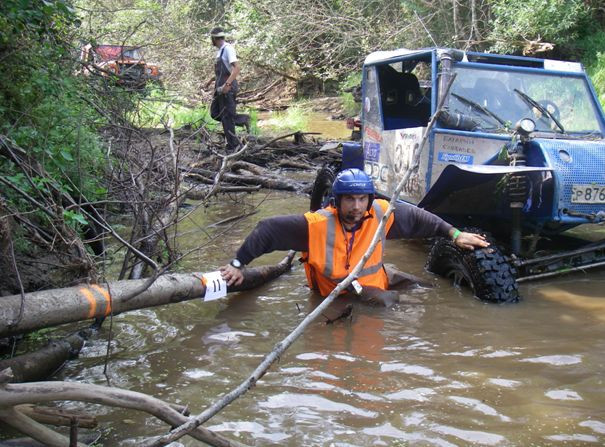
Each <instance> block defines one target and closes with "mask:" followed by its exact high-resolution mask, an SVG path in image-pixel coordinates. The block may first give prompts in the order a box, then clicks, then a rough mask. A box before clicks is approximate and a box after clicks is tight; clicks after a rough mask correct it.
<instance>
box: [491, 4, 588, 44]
mask: <svg viewBox="0 0 605 447" xmlns="http://www.w3.org/2000/svg"><path fill="white" fill-rule="evenodd" d="M584 3H585V2H584V1H583V0H494V1H493V5H492V13H493V15H494V21H493V23H492V28H491V33H490V38H491V39H492V40H493V41H494V42H495V43H494V45H493V46H492V50H494V51H496V52H504V53H514V52H518V51H519V50H521V49H522V48H523V47H524V45H525V44H527V43H528V41H529V40H540V39H541V41H543V42H552V43H555V44H556V45H560V44H564V43H568V42H570V41H572V40H574V39H576V38H577V37H578V34H579V31H580V29H581V27H582V26H583V25H584V24H585V23H586V22H587V21H588V19H589V18H590V17H591V13H592V11H591V9H590V8H588V7H586V5H585V4H584Z"/></svg>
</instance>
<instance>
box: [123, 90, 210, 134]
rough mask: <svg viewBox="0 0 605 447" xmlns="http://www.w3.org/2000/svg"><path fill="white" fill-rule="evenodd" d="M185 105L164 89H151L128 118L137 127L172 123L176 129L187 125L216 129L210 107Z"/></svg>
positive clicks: (181, 99)
mask: <svg viewBox="0 0 605 447" xmlns="http://www.w3.org/2000/svg"><path fill="white" fill-rule="evenodd" d="M184 104H185V99H184V98H182V97H180V96H178V95H174V94H171V93H169V92H167V91H165V90H163V89H151V90H150V91H149V93H148V94H147V95H145V96H142V97H141V98H139V101H138V102H137V103H136V105H135V110H133V111H132V112H130V113H129V114H128V118H129V120H130V121H131V123H132V124H133V125H134V126H137V127H162V126H164V125H167V124H168V123H170V124H171V125H172V127H173V128H176V129H178V128H180V127H183V126H185V125H187V126H191V127H192V128H194V129H197V128H199V127H206V128H207V129H209V130H215V129H216V126H217V122H216V121H214V120H213V119H212V118H211V117H210V112H209V110H208V106H206V105H201V106H197V107H195V108H191V107H188V106H186V105H184Z"/></svg>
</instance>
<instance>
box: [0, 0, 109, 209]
mask: <svg viewBox="0 0 605 447" xmlns="http://www.w3.org/2000/svg"><path fill="white" fill-rule="evenodd" d="M77 23H78V20H77V17H76V16H75V14H74V12H73V10H72V9H71V7H70V5H69V2H67V1H64V0H57V1H33V0H32V1H28V0H7V1H4V2H2V3H1V4H0V30H2V31H1V34H0V59H1V60H2V64H0V78H1V79H4V80H10V82H2V83H1V84H0V134H3V135H6V136H7V137H9V138H10V139H11V140H13V141H14V142H15V143H16V144H17V145H18V146H19V147H21V148H23V149H24V150H25V151H26V152H27V153H28V155H29V156H30V157H31V158H32V159H33V160H35V161H36V162H37V163H39V164H40V166H41V167H42V168H43V170H44V171H46V172H47V173H48V174H49V177H35V176H34V177H33V178H32V183H33V184H32V183H30V182H29V181H26V180H25V178H24V177H23V176H22V174H19V173H18V172H19V170H18V169H17V167H16V166H15V165H14V164H13V163H12V162H10V161H8V160H7V159H4V158H0V175H1V176H3V177H4V178H6V179H8V180H9V181H11V182H12V183H13V184H16V185H17V186H18V187H20V188H21V189H22V190H24V191H26V192H28V193H30V194H32V195H34V196H35V195H36V193H37V192H40V193H44V194H47V195H48V194H50V188H49V185H50V184H52V185H53V187H54V188H56V189H59V190H60V191H65V192H69V193H72V194H73V195H75V196H76V197H78V195H79V193H80V192H82V193H84V194H85V195H86V196H87V197H88V198H90V199H95V198H97V197H99V194H98V191H99V190H100V185H99V180H98V179H99V178H100V177H101V176H100V175H99V174H100V173H101V172H102V169H103V162H104V157H103V153H102V150H101V145H100V143H99V141H98V139H97V136H96V124H97V123H98V120H99V117H98V115H97V114H96V112H95V111H94V109H92V108H91V107H90V104H89V102H90V100H91V98H93V95H92V92H91V91H90V90H89V88H88V86H87V85H86V84H85V83H84V82H83V80H82V79H80V78H77V77H76V76H75V75H74V73H75V69H76V65H75V63H74V60H73V58H72V56H71V54H70V46H69V43H68V40H67V39H68V36H69V33H70V32H71V31H72V30H73V27H75V26H77ZM5 197H7V199H8V200H9V204H12V205H14V206H16V207H17V209H20V210H22V211H27V210H30V209H31V204H26V203H25V202H24V201H23V200H21V199H19V198H18V197H17V196H16V195H15V194H13V193H6V194H5Z"/></svg>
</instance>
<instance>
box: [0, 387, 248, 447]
mask: <svg viewBox="0 0 605 447" xmlns="http://www.w3.org/2000/svg"><path fill="white" fill-rule="evenodd" d="M64 400H70V401H79V402H90V403H96V404H102V405H107V406H111V407H120V408H128V409H132V410H138V411H144V412H146V413H149V414H151V415H152V416H155V417H157V418H158V419H160V420H161V421H163V422H166V423H167V424H168V425H170V426H178V425H180V424H183V423H185V422H187V421H188V420H189V418H188V417H187V416H185V415H184V414H182V413H180V412H179V411H177V410H176V409H175V408H174V407H173V405H171V404H168V403H166V402H164V401H162V400H160V399H157V398H155V397H152V396H148V395H147V394H143V393H138V392H135V391H127V390H122V389H120V388H113V387H112V388H110V387H104V386H100V385H92V384H84V383H74V382H34V383H8V384H4V385H0V420H2V421H3V422H4V423H6V424H7V425H10V426H12V427H14V428H16V429H17V430H19V431H21V432H22V433H24V434H27V435H28V436H30V437H32V438H34V439H36V440H38V441H40V442H42V443H44V444H46V445H53V446H64V447H68V446H70V444H69V439H68V438H66V437H64V436H63V435H60V434H58V433H56V432H54V431H53V430H51V429H49V428H47V427H45V426H44V425H42V424H40V423H38V422H35V421H34V420H33V419H31V418H30V417H28V416H26V415H25V414H23V413H22V412H21V411H19V409H18V408H19V406H20V405H23V404H29V403H41V402H54V401H64ZM189 434H190V435H191V436H192V437H194V438H195V439H197V440H199V441H202V442H205V443H207V444H209V445H211V446H216V447H243V445H242V444H240V443H239V442H237V441H231V440H228V439H226V438H224V437H223V436H221V435H219V434H217V433H215V432H213V431H210V430H208V429H206V428H203V427H197V428H196V429H195V430H193V431H192V432H190V433H189Z"/></svg>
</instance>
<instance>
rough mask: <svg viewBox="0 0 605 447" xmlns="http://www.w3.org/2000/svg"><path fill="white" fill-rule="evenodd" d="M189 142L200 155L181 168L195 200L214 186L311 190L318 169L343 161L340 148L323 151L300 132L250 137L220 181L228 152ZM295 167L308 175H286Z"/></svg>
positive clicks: (219, 188)
mask: <svg viewBox="0 0 605 447" xmlns="http://www.w3.org/2000/svg"><path fill="white" fill-rule="evenodd" d="M292 140H293V141H292ZM190 146H191V148H192V149H193V151H195V152H196V153H197V156H196V157H194V158H190V159H189V160H188V162H187V163H184V164H181V165H180V166H179V170H180V171H181V173H182V176H183V179H184V181H185V182H187V183H188V184H189V188H188V191H187V194H186V195H187V198H189V199H193V200H200V199H204V198H209V197H206V195H205V194H204V193H208V191H209V190H211V189H215V191H214V192H215V193H218V192H225V193H226V192H253V191H257V190H259V189H260V188H265V189H275V190H282V191H294V192H300V193H309V192H310V191H311V188H312V181H313V179H314V173H315V171H316V170H317V169H319V168H320V167H321V166H323V165H325V164H335V163H338V162H339V161H340V152H339V151H338V150H329V151H323V150H321V144H319V143H318V142H316V141H314V140H313V139H311V138H310V137H309V134H305V133H301V132H293V133H291V134H287V135H284V136H282V137H278V138H274V139H272V140H269V141H263V140H256V139H250V140H249V141H247V142H246V143H245V149H244V150H242V151H241V153H240V154H238V155H237V156H235V157H233V158H231V159H230V162H229V163H227V166H226V169H224V171H223V172H222V174H221V175H220V182H219V184H218V185H217V184H216V174H217V172H221V169H222V166H223V165H224V163H223V159H224V158H225V156H223V155H221V154H220V153H218V152H217V151H216V150H214V149H213V148H212V147H211V146H208V145H199V146H198V147H197V148H196V146H195V145H190ZM232 155H234V154H232ZM232 155H229V156H227V157H231V156H232ZM293 170H295V171H297V172H301V171H303V172H307V173H308V174H309V175H307V176H304V175H303V176H300V175H299V176H296V177H297V178H296V179H294V178H291V176H289V175H287V174H288V172H289V171H293ZM284 174H285V175H284ZM300 177H305V179H300ZM213 187H214V188H213Z"/></svg>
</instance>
